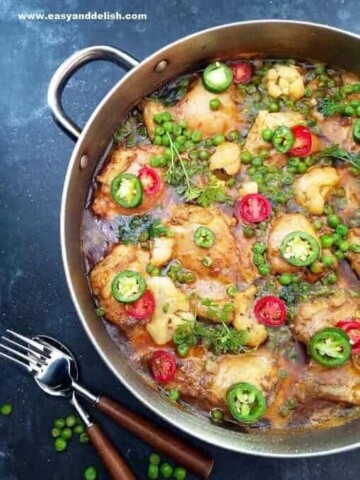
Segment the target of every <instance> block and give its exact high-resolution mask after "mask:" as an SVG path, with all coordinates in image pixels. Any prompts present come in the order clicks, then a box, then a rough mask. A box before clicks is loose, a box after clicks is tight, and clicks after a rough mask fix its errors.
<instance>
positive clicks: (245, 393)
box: [226, 382, 266, 423]
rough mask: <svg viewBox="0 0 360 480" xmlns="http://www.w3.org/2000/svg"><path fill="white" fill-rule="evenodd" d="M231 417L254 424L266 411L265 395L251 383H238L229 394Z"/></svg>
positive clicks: (228, 402)
mask: <svg viewBox="0 0 360 480" xmlns="http://www.w3.org/2000/svg"><path fill="white" fill-rule="evenodd" d="M226 398H227V404H228V407H229V410H230V413H231V415H232V416H233V417H234V418H235V419H236V420H238V421H239V422H242V423H254V422H256V421H257V420H259V418H260V417H262V415H263V414H264V412H265V410H266V401H265V397H264V394H263V393H262V391H261V390H259V389H258V388H257V387H255V386H254V385H252V384H251V383H246V382H240V383H236V384H235V385H233V386H232V387H230V389H229V390H228V392H227V395H226Z"/></svg>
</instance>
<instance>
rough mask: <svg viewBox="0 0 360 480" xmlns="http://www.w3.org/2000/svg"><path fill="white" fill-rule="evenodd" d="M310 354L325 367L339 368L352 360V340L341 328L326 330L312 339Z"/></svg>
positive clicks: (309, 348)
mask: <svg viewBox="0 0 360 480" xmlns="http://www.w3.org/2000/svg"><path fill="white" fill-rule="evenodd" d="M308 353H309V355H310V356H311V358H312V359H314V360H315V361H316V362H318V363H320V364H321V365H324V366H325V367H338V366H340V365H343V364H344V363H345V362H347V361H348V360H349V358H350V355H351V343H350V339H349V337H348V336H347V334H346V333H345V332H344V330H342V329H341V328H336V327H329V328H324V329H322V330H320V331H319V332H317V333H315V335H313V336H312V337H311V340H310V343H309V346H308Z"/></svg>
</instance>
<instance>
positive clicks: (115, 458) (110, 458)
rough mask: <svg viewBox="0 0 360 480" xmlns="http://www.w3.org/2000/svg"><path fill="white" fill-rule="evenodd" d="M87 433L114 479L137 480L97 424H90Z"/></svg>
mask: <svg viewBox="0 0 360 480" xmlns="http://www.w3.org/2000/svg"><path fill="white" fill-rule="evenodd" d="M87 434H88V436H89V438H90V441H91V443H92V444H93V445H94V447H95V448H96V450H97V452H98V454H99V456H100V458H101V460H102V462H103V464H104V465H105V468H106V469H107V471H108V472H109V474H110V476H111V478H112V479H113V480H136V477H135V476H134V475H133V473H132V472H131V471H130V469H129V467H128V466H127V465H126V463H125V461H124V460H123V458H122V457H121V456H120V454H119V452H118V451H117V450H116V448H115V447H114V445H113V444H112V443H111V442H110V440H109V439H108V438H107V437H106V435H105V434H104V433H103V432H102V431H101V430H100V428H99V427H98V426H97V425H94V424H92V425H90V426H89V427H88V429H87Z"/></svg>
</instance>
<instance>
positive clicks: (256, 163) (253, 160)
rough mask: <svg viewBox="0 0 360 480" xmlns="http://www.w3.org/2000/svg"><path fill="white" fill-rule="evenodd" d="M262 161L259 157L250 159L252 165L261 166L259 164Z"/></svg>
mask: <svg viewBox="0 0 360 480" xmlns="http://www.w3.org/2000/svg"><path fill="white" fill-rule="evenodd" d="M263 163H264V161H263V159H262V158H260V157H254V158H253V159H252V161H251V165H252V166H253V167H261V165H262V164H263Z"/></svg>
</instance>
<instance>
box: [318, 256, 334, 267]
mask: <svg viewBox="0 0 360 480" xmlns="http://www.w3.org/2000/svg"><path fill="white" fill-rule="evenodd" d="M321 261H322V263H323V264H324V265H325V267H332V266H333V265H334V259H333V257H331V256H330V255H324V256H323V257H322V259H321Z"/></svg>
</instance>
